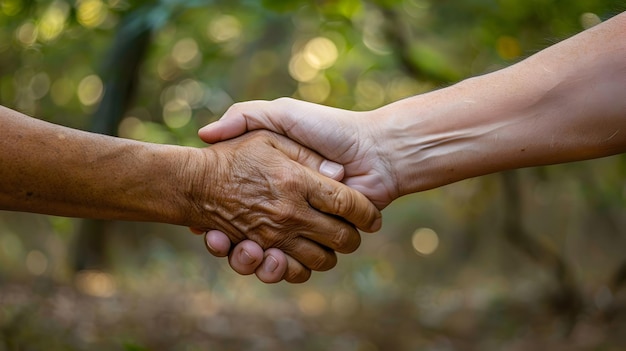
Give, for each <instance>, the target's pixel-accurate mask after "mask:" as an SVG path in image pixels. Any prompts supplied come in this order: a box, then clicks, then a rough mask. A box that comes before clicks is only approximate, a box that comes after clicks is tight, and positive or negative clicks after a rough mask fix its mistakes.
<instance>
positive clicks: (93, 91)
mask: <svg viewBox="0 0 626 351" xmlns="http://www.w3.org/2000/svg"><path fill="white" fill-rule="evenodd" d="M103 93H104V86H103V85H102V80H100V77H98V76H97V75H95V74H92V75H89V76H87V77H85V78H83V79H82V80H81V81H80V83H78V91H77V94H78V100H80V103H81V104H83V105H85V106H92V105H95V104H97V103H98V102H99V101H100V99H101V98H102V94H103Z"/></svg>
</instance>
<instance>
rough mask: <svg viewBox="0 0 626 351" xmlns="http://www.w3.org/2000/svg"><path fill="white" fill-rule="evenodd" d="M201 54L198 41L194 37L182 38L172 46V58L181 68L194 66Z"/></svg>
mask: <svg viewBox="0 0 626 351" xmlns="http://www.w3.org/2000/svg"><path fill="white" fill-rule="evenodd" d="M199 54H200V50H199V48H198V43H196V41H195V40H194V39H192V38H184V39H181V40H179V41H178V42H177V43H176V44H175V45H174V47H173V48H172V58H173V59H174V61H175V62H176V64H177V65H178V67H180V68H191V67H193V66H194V61H196V59H197V58H198V56H199Z"/></svg>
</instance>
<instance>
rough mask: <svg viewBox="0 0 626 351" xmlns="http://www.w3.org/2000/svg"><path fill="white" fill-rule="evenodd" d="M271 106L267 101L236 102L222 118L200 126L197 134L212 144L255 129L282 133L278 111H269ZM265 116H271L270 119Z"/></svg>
mask: <svg viewBox="0 0 626 351" xmlns="http://www.w3.org/2000/svg"><path fill="white" fill-rule="evenodd" d="M271 106H272V105H271V104H270V102H269V101H248V102H240V103H236V104H234V105H232V106H231V107H230V108H229V109H228V110H227V111H226V113H224V115H223V116H222V118H220V119H219V120H217V121H215V122H213V123H210V124H208V125H206V126H204V127H202V128H201V129H200V130H199V131H198V136H199V137H200V139H202V140H203V141H204V142H206V143H209V144H213V143H217V142H219V141H224V140H227V139H232V138H234V137H237V136H240V135H242V134H244V133H246V132H249V131H251V130H255V129H267V130H271V131H273V132H277V133H280V134H284V133H283V132H282V130H283V128H281V126H280V122H279V120H280V117H281V116H280V115H281V114H280V113H279V112H280V111H271ZM267 116H272V119H270V118H268V117H267ZM274 122H276V123H277V124H275V123H274Z"/></svg>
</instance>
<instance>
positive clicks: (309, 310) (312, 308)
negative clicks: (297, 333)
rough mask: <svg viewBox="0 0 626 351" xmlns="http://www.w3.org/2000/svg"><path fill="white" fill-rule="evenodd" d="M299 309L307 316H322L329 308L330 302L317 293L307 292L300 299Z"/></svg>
mask: <svg viewBox="0 0 626 351" xmlns="http://www.w3.org/2000/svg"><path fill="white" fill-rule="evenodd" d="M298 308H300V311H302V313H304V314H305V315H307V316H312V317H313V316H320V315H322V314H323V313H324V312H326V309H327V308H328V302H327V301H326V298H324V296H323V295H322V294H320V293H319V292H317V291H307V292H306V293H304V294H302V295H301V296H300V298H299V299H298Z"/></svg>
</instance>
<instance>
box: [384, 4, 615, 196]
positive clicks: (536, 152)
mask: <svg viewBox="0 0 626 351" xmlns="http://www.w3.org/2000/svg"><path fill="white" fill-rule="evenodd" d="M625 58H626V13H624V14H621V15H618V16H616V17H614V18H612V19H610V20H609V21H607V22H605V23H603V24H602V25H599V26H598V27H595V28H592V29H590V30H587V31H585V32H582V33H580V34H578V35H576V36H574V37H572V38H570V39H568V40H565V41H563V42H561V43H559V44H556V45H554V46H552V47H550V48H548V49H546V50H544V51H541V52H540V53H538V54H536V55H534V56H531V57H530V58H528V59H526V60H524V61H522V62H520V63H518V64H515V65H513V66H511V67H509V68H506V69H503V70H500V71H497V72H494V73H490V74H487V75H484V76H480V77H476V78H472V79H468V80H466V81H463V82H461V83H459V84H456V85H454V86H452V87H449V88H445V89H442V90H439V91H435V92H432V93H429V94H425V95H420V96H416V97H413V98H409V99H406V100H402V101H399V102H397V103H394V104H391V105H388V106H385V107H383V108H381V109H379V110H377V111H375V112H376V113H378V114H382V115H384V116H387V117H389V118H387V123H386V126H389V130H390V131H391V132H390V135H388V136H385V139H386V140H391V141H392V143H393V147H392V148H391V150H392V152H391V153H390V154H391V156H390V157H392V158H393V159H394V160H395V161H394V163H395V164H396V165H397V167H396V169H397V172H398V174H400V176H399V177H398V179H400V183H401V190H400V193H401V194H408V193H412V192H415V191H420V190H426V189H430V188H433V187H436V186H440V185H444V184H448V183H452V182H454V181H458V180H461V179H466V178H470V177H474V176H479V175H483V174H488V173H492V172H497V171H502V170H506V169H512V168H519V167H527V166H537V165H546V164H553V163H561V162H568V161H576V160H584V159H590V158H595V157H602V156H608V155H612V154H616V153H620V152H624V151H626V59H625Z"/></svg>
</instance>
